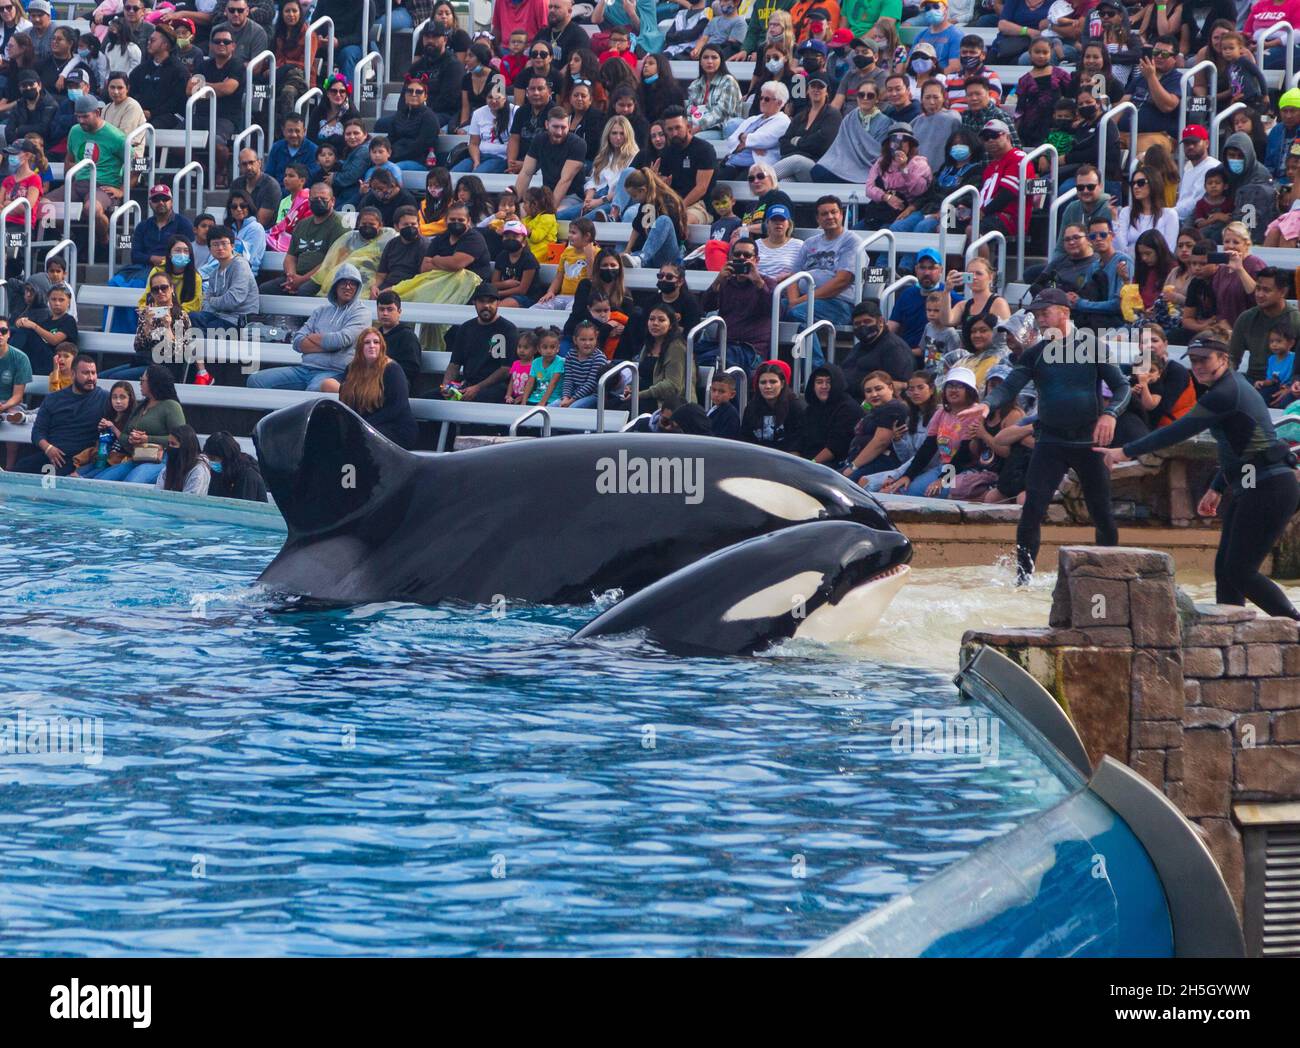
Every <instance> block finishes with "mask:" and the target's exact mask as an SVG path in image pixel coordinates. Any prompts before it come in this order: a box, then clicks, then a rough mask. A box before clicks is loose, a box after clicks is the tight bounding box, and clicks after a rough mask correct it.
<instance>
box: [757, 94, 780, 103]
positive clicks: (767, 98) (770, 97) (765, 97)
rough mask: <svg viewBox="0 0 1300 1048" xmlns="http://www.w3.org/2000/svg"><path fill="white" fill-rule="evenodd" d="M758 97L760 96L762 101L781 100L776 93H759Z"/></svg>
mask: <svg viewBox="0 0 1300 1048" xmlns="http://www.w3.org/2000/svg"><path fill="white" fill-rule="evenodd" d="M758 97H759V99H760V100H761V101H764V102H779V101H781V100H780V99H779V98H777V97H776V95H759V96H758Z"/></svg>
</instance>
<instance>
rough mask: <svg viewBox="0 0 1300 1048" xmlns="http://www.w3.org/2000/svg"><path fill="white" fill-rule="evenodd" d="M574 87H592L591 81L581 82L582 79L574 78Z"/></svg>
mask: <svg viewBox="0 0 1300 1048" xmlns="http://www.w3.org/2000/svg"><path fill="white" fill-rule="evenodd" d="M573 86H574V87H590V86H591V81H590V80H580V79H578V78H577V77H574V79H573Z"/></svg>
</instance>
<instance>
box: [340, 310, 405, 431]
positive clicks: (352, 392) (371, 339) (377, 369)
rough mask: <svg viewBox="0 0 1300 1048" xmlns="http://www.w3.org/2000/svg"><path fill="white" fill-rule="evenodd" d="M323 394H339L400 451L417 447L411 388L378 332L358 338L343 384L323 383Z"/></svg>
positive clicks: (374, 329)
mask: <svg viewBox="0 0 1300 1048" xmlns="http://www.w3.org/2000/svg"><path fill="white" fill-rule="evenodd" d="M320 388H321V392H323V393H337V394H338V395H339V400H341V401H342V402H343V403H344V404H346V405H347V406H348V407H350V408H351V409H352V410H353V411H355V412H356V413H357V414H358V415H360V416H361V417H362V418H363V419H365V420H366V422H368V423H370V425H372V426H374V428H375V429H377V430H378V431H379V432H380V433H382V434H383V435H384V436H385V437H387V438H388V439H389V440H391V441H392V442H393V443H394V444H396V445H397V446H398V447H403V448H406V449H408V450H409V449H411V448H413V447H414V446H415V440H416V437H417V435H418V430H417V427H416V424H415V416H414V415H413V414H411V399H410V387H409V386H408V385H407V382H406V375H405V374H404V373H403V372H402V368H401V365H399V364H398V363H397V361H395V360H393V359H392V358H391V357H389V355H388V343H387V342H385V341H384V335H383V332H381V331H380V330H379V329H378V328H375V327H368V328H366V329H365V330H364V331H363V332H361V334H360V335H358V336H357V348H356V353H354V354H353V357H352V363H350V364H349V365H348V370H347V371H346V372H345V373H344V375H343V382H342V383H341V384H340V383H339V382H338V381H337V380H336V379H332V378H330V379H326V380H325V381H324V382H322V383H321V387H320Z"/></svg>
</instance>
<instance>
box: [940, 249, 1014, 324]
mask: <svg viewBox="0 0 1300 1048" xmlns="http://www.w3.org/2000/svg"><path fill="white" fill-rule="evenodd" d="M995 277H996V274H995V272H994V270H993V263H991V262H990V261H989V260H988V259H987V258H972V259H971V260H970V261H969V262H967V263H966V272H965V273H964V274H962V273H959V272H957V270H955V269H954V270H952V271H950V272H949V273H948V286H949V287H950V288H953V289H956V288H958V287H960V288H962V289H963V292H964V297H963V298H962V300H961V301H960V302H958V303H956V304H955V305H953V306H952V307H951V308H950V309H949V311H948V325H949V326H950V327H955V328H960V327H962V325H963V324H966V323H969V322H970V321H972V320H974V319H975V318H976V317H983V318H989V319H991V320H992V321H993V323H994V325H996V324H997V322H998V321H999V320H1006V319H1008V318H1009V317H1010V316H1011V307H1010V306H1009V305H1008V304H1007V300H1006V299H1005V298H1003V297H1002V296H1001V295H999V294H998V293H997V292H996V291H994V290H993V285H994V284H995V283H996V279H995Z"/></svg>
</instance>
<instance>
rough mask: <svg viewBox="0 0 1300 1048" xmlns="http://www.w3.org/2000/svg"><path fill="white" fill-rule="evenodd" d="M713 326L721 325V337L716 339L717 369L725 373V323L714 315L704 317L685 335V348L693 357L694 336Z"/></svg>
mask: <svg viewBox="0 0 1300 1048" xmlns="http://www.w3.org/2000/svg"><path fill="white" fill-rule="evenodd" d="M715 325H721V327H722V337H721V338H720V339H718V363H717V367H719V368H722V369H723V370H724V371H725V370H726V368H727V322H726V320H725V319H724V318H722V317H720V316H718V315H717V314H716V313H715V314H713V315H712V316H707V317H705V318H704V319H703V320H701V321H700V322H699V323H698V324H696V325H695V326H694V327H693V328H691V330H690V331H688V332H687V333H686V348H687V349H688V350H689V351H690V353H691V356H692V357H694V355H695V339H696V336H698V335H700V334H701V333H703V332H705V331H707V330H708V329H709V328H711V327H713V326H715Z"/></svg>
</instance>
